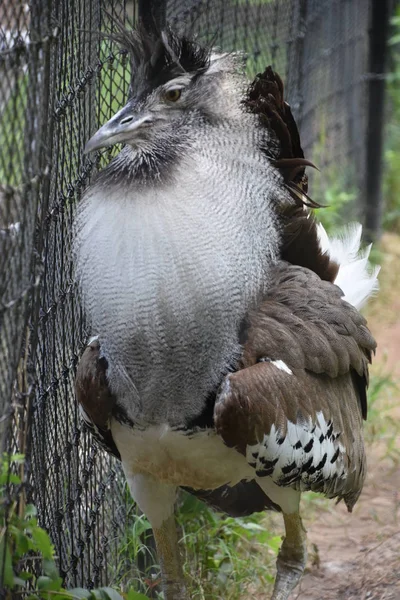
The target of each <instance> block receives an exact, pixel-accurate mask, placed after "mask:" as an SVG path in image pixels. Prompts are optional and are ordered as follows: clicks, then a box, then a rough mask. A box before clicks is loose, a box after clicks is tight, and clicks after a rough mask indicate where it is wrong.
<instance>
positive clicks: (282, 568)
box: [271, 513, 307, 600]
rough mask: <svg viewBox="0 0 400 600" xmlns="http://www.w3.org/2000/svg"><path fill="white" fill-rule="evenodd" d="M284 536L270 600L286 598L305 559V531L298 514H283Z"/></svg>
mask: <svg viewBox="0 0 400 600" xmlns="http://www.w3.org/2000/svg"><path fill="white" fill-rule="evenodd" d="M283 517H284V520H285V528H286V536H285V539H284V541H283V544H282V546H281V549H280V551H279V555H278V559H277V561H276V566H277V574H276V579H275V586H274V591H273V594H272V597H271V600H287V598H288V597H289V594H290V592H291V591H292V590H293V589H294V588H295V587H296V585H297V584H298V582H299V580H300V578H301V576H302V574H303V571H304V568H305V566H306V561H307V544H306V532H305V529H304V527H303V525H302V522H301V519H300V515H299V514H297V513H296V514H293V515H285V514H284V515H283Z"/></svg>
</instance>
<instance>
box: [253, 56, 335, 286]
mask: <svg viewBox="0 0 400 600" xmlns="http://www.w3.org/2000/svg"><path fill="white" fill-rule="evenodd" d="M244 105H245V107H246V108H247V110H249V111H250V112H252V113H254V114H257V115H259V119H260V124H261V125H262V126H263V127H265V128H266V129H268V131H269V133H270V135H271V136H272V138H273V139H274V140H275V141H276V144H277V147H278V149H277V152H276V153H275V155H274V158H273V159H271V160H272V163H273V164H274V165H275V166H276V167H277V168H278V169H279V171H280V172H281V173H282V175H283V178H284V180H285V183H286V186H287V189H288V191H289V192H290V196H289V198H288V202H287V204H286V205H285V206H282V207H281V217H282V221H283V239H282V251H281V257H282V259H283V260H287V261H288V262H290V263H291V264H294V265H300V266H303V267H307V268H308V269H311V270H312V271H314V272H315V273H317V274H318V275H319V277H321V279H326V280H327V281H334V280H335V277H336V275H337V272H338V269H339V267H338V265H337V264H336V263H335V262H334V261H332V260H331V259H330V258H329V256H327V255H326V254H323V253H322V252H321V249H320V245H319V241H318V234H317V227H316V221H315V219H314V218H313V216H312V215H311V214H310V213H309V212H308V211H307V210H305V206H310V207H312V208H318V207H320V205H319V204H318V203H316V202H314V201H313V200H311V198H310V197H309V196H308V195H307V190H308V177H307V175H306V172H305V167H306V166H312V167H314V165H313V163H311V162H310V161H308V160H306V159H305V158H304V153H303V149H302V147H301V143H300V135H299V131H298V128H297V125H296V121H295V119H294V117H293V114H292V111H291V109H290V106H289V104H288V103H287V102H285V100H284V87H283V83H282V80H281V78H280V77H279V75H278V74H277V73H275V72H274V71H273V70H272V68H271V67H267V68H266V69H265V71H264V73H259V74H258V75H257V76H256V78H255V79H254V81H253V83H252V84H251V85H250V87H249V90H248V93H247V97H246V99H245V101H244Z"/></svg>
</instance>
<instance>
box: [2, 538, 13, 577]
mask: <svg viewBox="0 0 400 600" xmlns="http://www.w3.org/2000/svg"><path fill="white" fill-rule="evenodd" d="M0 573H2V574H3V581H4V584H5V587H9V588H11V589H12V588H13V587H14V571H13V567H12V558H11V552H10V548H9V547H8V544H7V541H6V538H5V537H2V539H1V540H0Z"/></svg>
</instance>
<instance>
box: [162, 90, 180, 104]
mask: <svg viewBox="0 0 400 600" xmlns="http://www.w3.org/2000/svg"><path fill="white" fill-rule="evenodd" d="M181 95H182V90H181V89H179V88H175V89H173V90H168V91H167V92H165V99H166V100H168V101H169V102H176V101H177V100H179V98H180V97H181Z"/></svg>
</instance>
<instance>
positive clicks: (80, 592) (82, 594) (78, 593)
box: [68, 588, 92, 600]
mask: <svg viewBox="0 0 400 600" xmlns="http://www.w3.org/2000/svg"><path fill="white" fill-rule="evenodd" d="M68 593H69V594H71V598H73V599H74V600H75V599H76V600H80V599H81V598H89V600H90V598H91V597H92V593H91V592H89V591H88V590H84V589H83V588H74V589H72V590H68Z"/></svg>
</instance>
